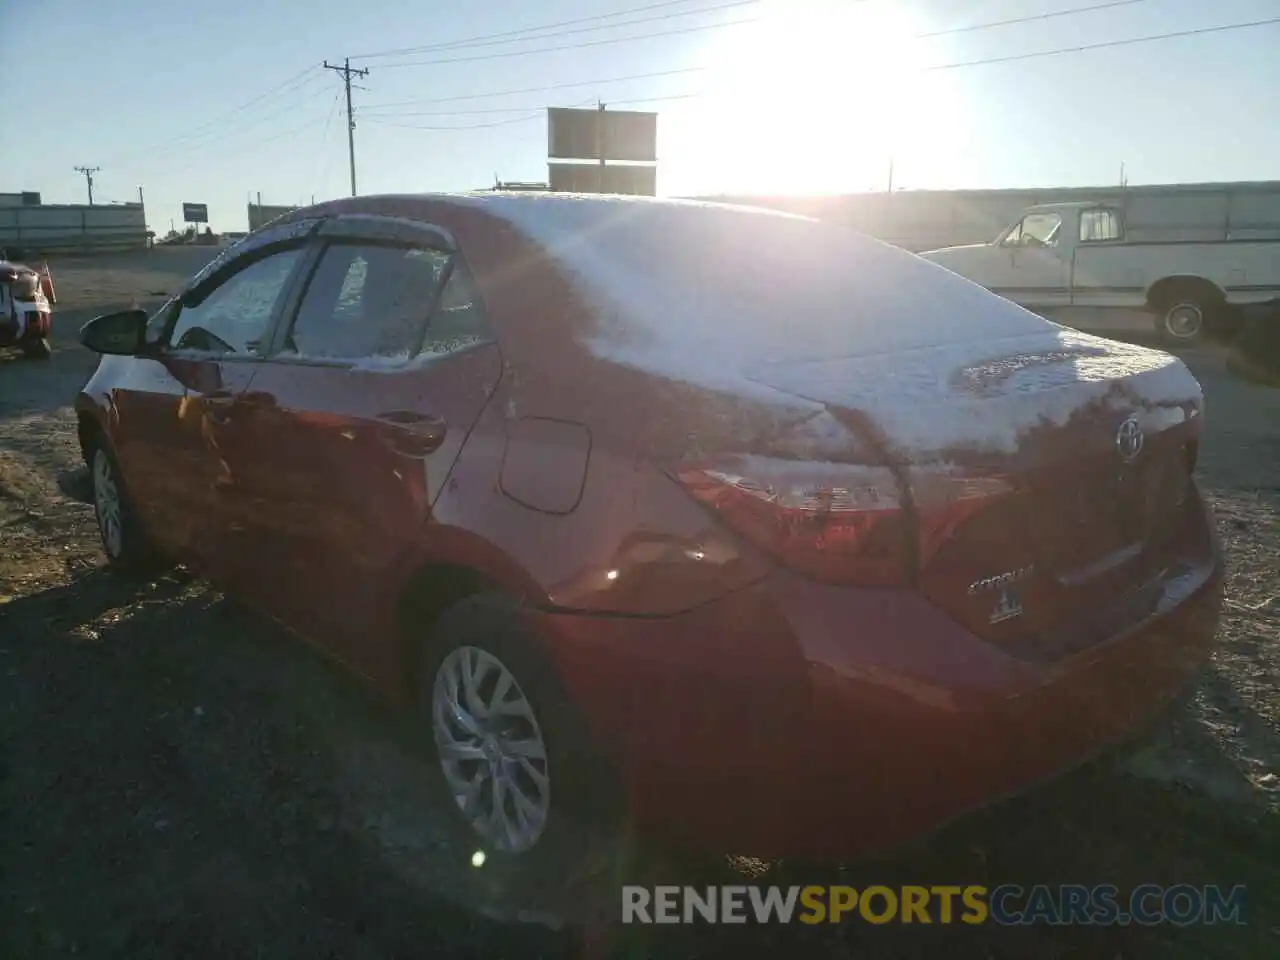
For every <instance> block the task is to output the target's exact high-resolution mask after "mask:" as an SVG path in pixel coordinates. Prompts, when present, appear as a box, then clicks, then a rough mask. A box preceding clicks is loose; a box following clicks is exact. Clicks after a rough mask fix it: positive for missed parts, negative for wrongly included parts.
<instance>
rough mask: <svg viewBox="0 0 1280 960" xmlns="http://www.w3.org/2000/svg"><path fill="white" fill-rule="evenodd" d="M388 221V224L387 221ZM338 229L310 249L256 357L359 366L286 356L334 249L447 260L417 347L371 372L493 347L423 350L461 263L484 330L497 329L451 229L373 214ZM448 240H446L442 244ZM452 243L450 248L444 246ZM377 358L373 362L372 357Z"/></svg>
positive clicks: (337, 224) (324, 231) (342, 222)
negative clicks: (417, 253)
mask: <svg viewBox="0 0 1280 960" xmlns="http://www.w3.org/2000/svg"><path fill="white" fill-rule="evenodd" d="M384 221H385V222H386V225H385V226H383V225H382V222H384ZM329 223H332V224H333V229H328V225H329V224H328V223H327V224H326V225H325V227H322V228H321V229H320V230H319V231H318V232H317V235H316V236H315V237H313V238H311V241H310V243H311V246H312V247H313V248H314V254H313V255H312V256H311V257H309V258H308V263H307V264H306V275H305V277H301V278H300V279H299V281H298V283H297V284H296V286H295V289H294V291H292V293H293V294H294V295H291V296H290V298H289V299H288V300H287V301H285V303H284V307H283V309H282V310H281V313H280V316H279V317H278V319H277V322H276V325H275V328H274V330H273V332H272V336H271V338H270V340H269V341H268V344H267V349H266V351H265V352H264V353H263V354H262V355H261V356H260V357H258V358H257V359H260V360H270V361H271V362H272V363H280V364H292V365H295V366H306V367H327V368H331V369H340V370H350V369H353V368H355V367H360V366H361V364H362V360H358V359H351V360H346V359H335V358H333V357H312V356H306V355H304V354H296V353H284V352H283V350H284V345H285V341H286V340H287V339H288V337H289V335H290V333H292V331H293V327H294V324H296V323H297V321H298V313H299V311H300V310H301V308H302V301H303V300H304V299H305V298H306V295H307V292H308V291H309V290H310V289H311V283H312V281H313V280H314V279H315V276H316V274H317V272H318V271H319V268H320V263H321V262H322V260H323V258H324V255H325V253H326V252H327V251H328V250H329V249H330V248H331V247H335V246H339V247H345V246H369V247H386V248H391V249H400V250H435V251H437V252H439V253H443V254H445V255H446V256H447V257H448V260H447V261H446V263H445V268H444V270H443V271H441V276H440V279H439V281H437V283H436V286H435V289H433V290H432V291H431V299H430V304H429V307H428V309H427V312H426V316H425V320H424V321H423V322H422V323H420V324H419V328H418V335H417V337H416V338H415V340H414V344H413V349H412V350H410V352H409V355H408V356H407V357H406V358H404V359H403V360H399V361H396V362H391V361H390V360H383V361H381V362H379V363H378V365H377V366H370V367H368V368H367V369H368V370H369V372H377V373H382V372H387V373H395V372H398V371H402V370H404V369H406V368H408V367H420V366H423V365H425V364H430V363H435V362H436V361H439V360H447V359H449V358H450V357H453V356H455V355H457V354H459V353H463V352H466V351H468V350H471V349H474V348H476V347H483V346H488V345H489V344H492V343H496V342H497V337H496V336H492V335H491V336H490V337H489V338H488V339H487V340H482V341H480V342H478V343H475V344H469V345H468V346H466V347H463V348H461V349H460V350H455V351H452V352H451V353H447V354H431V355H426V356H424V355H423V352H422V347H423V344H424V343H426V340H427V332H428V330H429V329H430V327H431V322H432V320H433V319H434V318H435V315H436V312H437V311H438V310H439V309H440V303H441V301H442V299H443V294H444V289H445V287H446V285H447V284H448V283H449V280H450V279H451V278H452V277H453V274H454V271H455V270H456V269H457V266H458V264H461V265H462V271H463V274H464V275H465V276H466V278H467V281H468V284H469V286H470V288H471V293H472V297H473V303H474V304H475V306H477V307H478V308H479V311H480V318H481V322H482V323H483V324H484V326H485V327H486V328H487V329H489V330H490V331H492V329H493V326H492V324H491V323H490V322H489V311H488V308H487V306H486V305H485V302H484V298H483V297H482V296H481V295H480V291H479V288H478V287H477V286H476V283H475V280H474V276H475V275H474V274H473V273H472V272H471V269H470V267H469V266H468V264H467V260H466V257H464V256H463V255H462V251H461V250H459V249H458V248H457V246H456V245H455V244H454V243H453V238H452V237H451V236H450V235H449V233H448V231H446V230H443V229H441V228H438V227H435V226H433V225H431V224H427V223H422V222H419V221H415V220H402V219H400V218H398V217H379V216H377V215H373V214H359V215H350V216H346V217H340V218H337V219H335V220H333V221H329ZM437 241H443V242H437ZM446 243H447V244H448V246H446V245H445V244H446ZM367 359H374V358H367Z"/></svg>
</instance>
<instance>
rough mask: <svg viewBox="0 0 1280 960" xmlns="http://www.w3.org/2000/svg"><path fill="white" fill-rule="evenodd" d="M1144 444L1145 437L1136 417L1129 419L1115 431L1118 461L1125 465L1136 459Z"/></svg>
mask: <svg viewBox="0 0 1280 960" xmlns="http://www.w3.org/2000/svg"><path fill="white" fill-rule="evenodd" d="M1145 442H1146V436H1145V435H1144V434H1143V432H1142V424H1140V423H1138V418H1137V417H1130V418H1129V419H1128V420H1126V421H1125V422H1124V423H1122V424H1120V429H1119V430H1117V431H1116V450H1117V451H1119V453H1120V459H1121V460H1123V461H1124V462H1125V463H1132V462H1133V461H1134V460H1136V459H1138V454H1140V453H1141V452H1142V445H1143V444H1144V443H1145Z"/></svg>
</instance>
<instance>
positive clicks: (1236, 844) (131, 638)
mask: <svg viewBox="0 0 1280 960" xmlns="http://www.w3.org/2000/svg"><path fill="white" fill-rule="evenodd" d="M208 255H209V252H208V251H200V250H173V251H162V250H157V251H152V252H151V253H150V254H148V256H147V258H145V259H143V260H139V259H138V258H133V259H129V258H121V259H120V261H119V262H111V263H103V262H102V261H96V262H78V263H77V262H67V263H55V264H54V265H53V266H54V271H55V277H56V279H57V282H58V293H59V298H60V313H59V316H58V325H59V336H58V338H57V342H56V344H55V347H56V353H55V355H54V357H53V360H52V362H51V363H49V364H47V365H37V364H32V363H26V362H21V361H17V360H9V359H8V358H4V359H0V957H4V958H9V957H14V958H26V957H46V956H48V957H61V956H69V955H75V956H81V957H92V958H99V957H102V958H106V957H128V958H130V960H137V958H144V957H156V958H161V957H163V958H177V957H201V958H222V957H227V958H232V957H235V958H241V957H264V958H285V957H307V958H312V957H354V958H371V960H372V958H393V957H394V958H414V957H437V956H459V957H462V956H476V957H480V956H484V957H489V958H499V957H510V958H533V957H570V956H577V955H581V954H580V953H579V947H578V945H577V944H576V941H575V940H574V938H573V937H571V936H570V933H569V932H568V931H565V930H560V931H556V930H552V929H549V928H548V927H546V926H544V925H542V924H540V923H536V922H535V923H531V922H527V921H528V920H529V919H530V918H531V917H530V915H529V914H528V913H526V914H525V915H524V916H523V917H522V916H520V915H519V911H520V910H521V909H525V910H526V911H527V910H534V909H536V910H541V911H544V912H546V911H550V912H553V913H554V912H559V913H561V914H564V913H565V912H566V911H567V912H568V913H573V911H574V910H575V909H578V908H581V907H582V903H581V902H580V898H579V901H575V902H573V903H568V902H566V900H565V899H564V898H563V897H561V898H560V899H559V900H555V901H554V902H551V901H549V900H548V899H547V896H543V897H539V896H538V895H537V894H538V893H543V894H546V893H547V892H546V891H530V890H528V889H524V888H520V889H516V888H514V887H513V886H512V882H511V880H510V878H508V877H505V876H504V875H503V874H502V873H501V872H500V871H490V870H488V869H487V868H481V869H475V868H473V867H471V866H470V863H469V860H470V851H469V850H467V849H466V848H464V847H461V846H460V845H459V844H458V843H457V842H456V841H455V840H454V839H453V838H452V836H451V834H450V833H449V832H448V831H447V830H446V829H445V828H444V827H443V826H442V824H443V823H444V822H445V821H444V819H443V817H442V815H441V811H440V801H439V798H438V797H437V796H436V795H435V792H434V788H433V786H432V784H431V782H430V778H429V776H428V773H427V768H426V767H425V766H424V765H423V764H422V762H421V761H420V760H418V759H417V756H418V755H417V754H416V752H415V750H414V747H413V744H412V739H413V738H412V736H411V735H407V734H406V732H405V730H404V729H403V728H402V727H401V726H399V725H398V724H397V723H396V721H395V720H394V718H392V717H390V716H389V714H387V712H386V711H385V710H384V709H383V708H382V707H381V706H380V705H378V704H376V703H374V702H372V701H371V700H369V699H368V698H367V697H365V696H364V695H363V694H362V693H361V692H360V690H359V689H358V688H356V687H355V685H354V684H353V683H352V682H351V681H350V680H348V679H347V678H346V677H345V676H344V675H343V674H341V673H340V672H339V671H337V670H336V669H334V668H332V667H331V666H329V665H328V664H327V663H325V662H323V661H321V660H320V659H319V658H317V657H316V656H314V655H312V654H311V653H309V652H308V651H307V650H306V648H304V647H302V646H301V645H300V644H298V643H297V642H296V641H294V640H292V639H291V638H289V637H286V636H283V635H282V634H281V633H280V632H279V631H278V630H276V629H275V628H274V627H272V626H271V625H269V624H266V623H263V622H262V621H260V620H258V619H257V618H255V617H252V616H249V615H246V614H243V613H241V612H240V611H238V610H237V609H236V608H235V607H234V606H233V605H232V604H230V603H228V602H227V601H225V600H223V599H222V598H220V597H219V596H217V595H216V594H214V593H212V592H211V591H210V590H208V589H207V588H205V587H204V586H203V585H202V584H200V583H198V582H189V581H187V580H185V579H182V578H168V579H163V580H161V581H159V582H156V583H153V584H148V585H144V586H141V587H138V586H134V585H129V584H126V583H123V582H121V581H119V580H117V579H115V578H114V577H112V576H110V575H108V574H106V573H105V572H104V571H103V570H102V568H101V556H100V552H99V547H98V543H97V539H96V533H95V530H94V527H93V522H92V514H91V510H90V508H89V507H88V506H86V505H85V504H84V503H83V502H82V498H83V493H84V490H83V486H84V476H83V471H82V469H81V464H80V463H79V460H78V451H77V448H76V441H75V430H74V419H73V417H72V415H71V412H70V410H69V407H68V404H69V403H70V401H71V400H72V398H73V397H74V395H75V391H76V390H77V389H78V388H79V386H80V385H81V384H82V383H83V382H84V380H85V379H86V378H87V376H88V374H89V373H90V372H91V370H92V369H93V366H94V362H95V361H94V358H93V357H91V356H90V355H88V354H87V353H86V352H85V351H83V350H82V349H80V348H79V347H78V346H75V345H74V342H73V337H74V331H75V329H76V328H77V327H78V322H79V321H81V320H83V319H84V318H86V317H87V316H88V315H89V314H90V313H92V312H97V311H99V310H102V309H107V308H111V307H116V306H127V305H128V304H129V303H130V302H131V301H133V300H134V299H135V298H136V299H138V300H140V301H142V302H147V301H152V300H154V299H155V298H156V297H157V296H159V295H162V294H163V293H165V292H168V291H170V290H171V289H172V288H173V286H174V285H175V284H176V282H177V280H178V279H179V278H180V277H181V276H183V275H185V274H187V273H189V272H191V271H192V270H193V269H195V267H196V266H198V261H199V260H200V259H201V258H202V257H206V256H208ZM1191 362H1192V364H1193V366H1194V367H1195V369H1196V371H1197V373H1198V374H1199V375H1200V376H1201V378H1202V382H1203V383H1204V384H1205V388H1206V391H1207V395H1208V417H1209V433H1208V437H1207V441H1206V444H1205V449H1204V455H1203V459H1202V463H1201V468H1200V478H1201V482H1202V484H1203V485H1204V486H1205V487H1206V488H1207V489H1208V491H1209V492H1210V495H1211V497H1212V499H1213V502H1214V505H1215V508H1216V510H1217V513H1218V518H1219V524H1220V527H1221V530H1222V534H1223V536H1224V538H1225V540H1226V543H1227V548H1228V551H1229V556H1230V562H1231V569H1230V581H1229V595H1230V605H1229V610H1228V614H1227V617H1226V621H1225V623H1224V625H1223V629H1222V637H1221V642H1222V646H1221V650H1220V652H1219V653H1218V655H1217V657H1216V659H1215V662H1214V666H1213V670H1212V671H1211V673H1210V675H1209V676H1208V677H1207V678H1206V680H1205V682H1204V684H1203V687H1202V689H1201V690H1200V692H1199V695H1198V697H1197V699H1196V700H1195V702H1194V703H1193V704H1192V705H1191V706H1190V707H1189V708H1188V710H1187V711H1186V712H1185V713H1184V714H1182V715H1180V716H1179V717H1178V718H1177V722H1176V724H1175V725H1174V726H1173V727H1172V728H1171V729H1170V730H1168V731H1166V732H1165V734H1164V735H1163V736H1162V737H1161V738H1160V740H1159V741H1158V742H1157V743H1156V744H1155V745H1154V746H1153V747H1152V748H1151V749H1150V750H1148V751H1146V752H1145V753H1143V754H1142V755H1141V756H1139V757H1138V758H1137V759H1136V760H1135V762H1134V764H1133V765H1131V767H1130V773H1129V774H1127V775H1123V776H1122V775H1119V774H1108V773H1103V772H1098V771H1092V772H1091V773H1090V774H1089V775H1087V776H1082V777H1076V778H1072V779H1071V780H1069V781H1066V782H1064V783H1062V784H1060V785H1058V786H1056V787H1054V788H1052V789H1050V790H1048V791H1045V792H1042V793H1040V794H1037V795H1036V796H1034V797H1031V798H1024V799H1022V800H1020V801H1017V802H1015V803H1013V804H1010V805H1006V806H1003V807H1001V808H999V809H997V810H993V811H991V812H990V813H989V814H986V815H984V816H983V817H980V818H977V819H975V820H972V821H970V822H967V823H965V824H963V825H961V826H959V827H957V828H955V829H953V830H951V831H949V832H948V833H946V834H945V835H943V836H941V837H939V838H937V839H936V840H935V841H934V842H932V843H931V844H929V845H928V847H927V848H925V849H922V850H920V851H915V852H912V853H909V854H904V855H903V856H902V857H899V858H896V859H894V860H892V861H888V862H883V863H875V864H863V865H859V866H858V867H857V868H856V869H851V870H847V871H843V872H838V871H834V870H822V871H814V870H807V869H805V868H803V867H801V866H800V865H796V864H773V865H771V866H770V867H769V870H768V873H767V874H766V875H765V879H766V882H777V883H784V884H789V883H823V882H844V883H853V884H855V885H856V884H859V883H863V882H878V883H889V884H893V883H923V884H936V883H946V882H954V883H986V884H988V885H995V884H998V883H1001V882H1014V883H1022V884H1024V885H1030V884H1033V883H1064V882H1072V883H1086V884H1092V883H1115V884H1118V885H1120V886H1121V887H1125V886H1130V885H1133V884H1137V883H1143V882H1154V883H1175V882H1184V883H1192V884H1208V883H1218V884H1223V885H1227V886H1230V885H1234V884H1241V883H1243V884H1247V885H1248V887H1249V907H1248V913H1247V919H1248V923H1247V924H1246V925H1244V926H1233V927H1229V928H1225V927H1190V928H1184V929H1179V928H1176V927H1172V926H1160V927H1128V928H1109V929H1089V928H1050V927H1035V928H1029V929H1022V930H1009V929H998V928H992V927H982V928H975V929H963V930H960V929H957V928H954V927H933V928H916V929H910V928H902V927H896V926H895V927H886V928H878V927H869V926H867V925H866V924H859V923H850V924H845V925H843V926H839V927H830V928H821V927H819V928H804V929H792V928H785V929H784V928H778V927H771V928H767V929H765V928H756V927H748V928H739V929H736V930H732V929H731V928H726V927H720V928H714V929H711V928H677V929H674V930H671V929H664V930H661V931H658V930H655V928H644V929H640V928H627V929H625V930H622V931H621V932H620V937H619V942H618V948H617V950H618V951H619V952H617V953H616V954H615V955H618V956H622V955H624V952H625V955H627V956H650V955H654V956H657V955H661V956H663V957H690V958H692V957H719V956H726V957H728V956H735V957H736V956H745V955H750V954H759V953H760V951H761V950H762V949H767V950H768V951H769V952H770V953H771V954H782V953H784V952H785V953H787V954H792V953H794V952H796V951H797V950H798V951H801V952H802V953H803V954H804V955H805V956H809V957H815V958H816V957H828V956H830V957H846V956H854V955H856V956H862V957H874V958H908V957H923V956H926V955H928V956H933V955H936V954H937V953H938V952H939V951H941V950H945V951H947V952H948V953H949V954H950V955H955V956H965V957H967V956H973V957H981V958H1010V960H1012V958H1018V960H1022V958H1025V957H1028V956H1036V957H1056V958H1061V957H1088V958H1090V960H1096V958H1099V957H1105V958H1107V960H1112V958H1121V957H1123V958H1136V957H1178V958H1181V957H1187V958H1191V957H1196V958H1203V957H1231V958H1246V957H1247V958H1253V957H1257V958H1262V957H1273V956H1275V944H1276V943H1277V942H1280V694H1278V693H1277V691H1278V690H1280V392H1276V391H1271V392H1267V391H1264V390H1262V389H1260V388H1255V387H1250V386H1246V385H1243V384H1241V383H1238V382H1236V381H1234V380H1232V379H1231V378H1229V377H1228V376H1227V375H1226V374H1225V373H1224V372H1223V370H1222V365H1221V363H1220V361H1219V360H1218V359H1217V358H1216V357H1215V356H1213V355H1211V354H1204V355H1199V356H1195V357H1192V358H1191ZM621 856H622V858H623V859H624V860H625V862H624V863H623V864H622V868H621V869H622V873H624V874H627V875H633V876H646V877H648V876H654V875H657V874H661V875H663V876H665V877H671V876H674V877H679V878H682V879H684V880H686V881H690V882H692V878H696V881H697V882H700V883H706V882H731V881H732V880H733V879H735V878H736V879H738V880H739V882H741V878H740V877H739V876H738V875H737V874H735V873H734V872H733V869H734V867H733V866H731V865H729V864H725V865H721V864H692V863H678V864H676V863H672V862H671V860H670V858H661V857H658V856H657V854H656V853H655V852H653V851H648V850H637V849H634V848H632V849H628V850H626V851H624V853H623V854H622V855H621ZM737 869H739V870H741V869H744V867H743V866H742V865H741V864H739V865H738V866H737ZM655 871H656V873H655ZM837 877H839V878H840V879H839V880H838V881H837V880H836V878H837ZM613 882H615V883H616V881H613ZM602 891H603V892H602ZM592 892H594V893H596V894H599V895H601V896H604V897H605V898H606V900H607V901H608V900H610V899H611V898H615V897H616V895H617V894H616V886H615V887H613V888H612V889H610V888H609V887H608V884H607V883H597V884H596V885H595V886H594V887H592ZM569 896H570V898H572V897H574V896H578V895H577V894H572V895H569ZM612 902H616V900H613V901H612Z"/></svg>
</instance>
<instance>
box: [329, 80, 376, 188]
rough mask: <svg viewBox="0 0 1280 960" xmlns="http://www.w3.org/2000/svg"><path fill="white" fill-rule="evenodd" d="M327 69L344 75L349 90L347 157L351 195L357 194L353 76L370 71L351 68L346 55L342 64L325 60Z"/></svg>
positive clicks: (344, 84)
mask: <svg viewBox="0 0 1280 960" xmlns="http://www.w3.org/2000/svg"><path fill="white" fill-rule="evenodd" d="M324 68H325V69H326V70H332V71H334V72H335V73H340V74H341V75H342V85H343V86H344V87H346V90H347V159H348V160H349V161H350V163H351V195H352V196H353V197H354V196H355V195H356V118H355V117H354V116H353V115H352V113H351V78H352V77H353V76H354V77H367V76H368V75H369V71H368V70H367V69H365V70H353V69H351V58H350V57H346V58H345V59H344V60H343V61H342V66H338V65H337V64H336V63H330V62H329V61H328V60H326V61H325V62H324Z"/></svg>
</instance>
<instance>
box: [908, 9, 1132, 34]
mask: <svg viewBox="0 0 1280 960" xmlns="http://www.w3.org/2000/svg"><path fill="white" fill-rule="evenodd" d="M1135 3H1146V0H1109V2H1107V3H1095V4H1092V5H1091V6H1088V7H1072V8H1071V9H1070V10H1054V11H1051V12H1049V13H1034V14H1029V15H1028V16H1025V17H1012V18H1010V19H1008V20H993V21H991V22H990V23H975V24H973V25H972V26H968V27H948V28H947V29H946V30H933V31H931V32H929V33H915V34H912V35H911V39H912V40H929V39H932V38H933V37H949V36H951V35H952V34H955V33H972V32H974V31H976V30H991V29H993V28H995V27H1011V26H1014V25H1015V24H1019V23H1036V22H1037V21H1040V20H1056V19H1057V18H1058V17H1069V16H1072V15H1074V14H1077V13H1092V12H1093V11H1095V10H1110V9H1111V8H1113V7H1131V6H1133V5H1134V4H1135Z"/></svg>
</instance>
